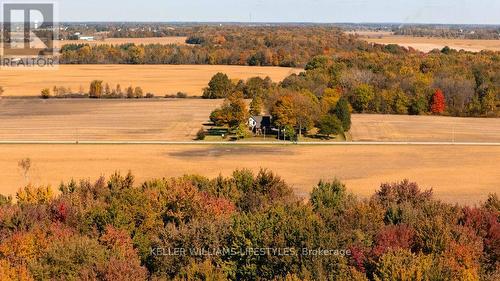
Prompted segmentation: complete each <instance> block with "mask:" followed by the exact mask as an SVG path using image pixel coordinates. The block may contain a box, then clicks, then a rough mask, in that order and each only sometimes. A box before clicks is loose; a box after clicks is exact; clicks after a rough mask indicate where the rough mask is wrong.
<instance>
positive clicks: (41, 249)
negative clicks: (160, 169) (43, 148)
mask: <svg viewBox="0 0 500 281" xmlns="http://www.w3.org/2000/svg"><path fill="white" fill-rule="evenodd" d="M16 199H17V200H16V202H15V203H14V202H12V201H13V200H12V198H9V197H5V196H1V195H0V279H1V280H109V281H111V280H283V281H285V280H339V281H344V280H359V281H364V280H418V281H420V280H422V281H423V280H498V276H500V259H499V253H500V243H499V242H500V223H499V217H500V201H499V199H498V197H497V196H496V195H490V196H489V197H488V199H487V200H486V201H485V202H483V203H482V204H481V205H478V206H474V207H472V206H458V205H455V204H447V203H443V202H441V201H439V200H436V199H434V198H433V193H432V190H422V189H420V187H419V186H418V185H417V184H415V183H412V182H409V181H402V182H399V183H392V184H382V185H381V186H380V188H379V189H378V190H377V191H376V192H375V193H374V194H373V196H371V197H370V198H367V199H361V198H359V197H357V196H355V195H353V194H351V193H350V192H348V191H347V189H346V187H345V186H344V185H343V184H342V183H341V182H339V181H338V180H333V181H329V182H326V181H321V182H319V184H318V185H317V186H315V187H314V188H313V190H312V192H311V193H310V197H309V199H308V200H304V199H303V198H299V197H297V196H296V195H294V193H293V189H292V187H291V186H290V185H288V184H287V183H286V182H285V181H284V180H283V179H281V178H280V177H279V176H277V175H276V174H274V173H272V172H271V171H268V170H261V171H260V172H259V173H257V174H254V173H253V172H251V171H249V170H238V171H235V172H234V173H233V174H232V175H231V176H229V177H223V176H219V177H217V178H213V179H210V178H206V177H203V176H199V175H189V176H183V177H178V178H164V179H156V180H149V181H146V182H143V183H135V179H134V176H133V175H131V174H130V173H129V174H128V175H125V176H123V175H120V174H118V173H117V174H114V175H112V176H111V177H110V178H109V179H107V180H106V179H105V178H102V177H101V178H99V179H98V180H97V181H95V182H91V181H89V180H82V181H80V182H79V183H77V182H75V181H71V182H68V183H64V184H61V185H60V187H59V192H58V193H57V194H56V193H54V191H53V190H52V189H51V188H50V187H47V186H40V187H38V186H31V185H29V186H27V187H25V188H22V189H20V190H19V192H18V193H17V196H16Z"/></svg>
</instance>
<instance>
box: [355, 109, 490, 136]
mask: <svg viewBox="0 0 500 281" xmlns="http://www.w3.org/2000/svg"><path fill="white" fill-rule="evenodd" d="M352 122H353V126H352V129H351V136H352V139H353V140H355V141H403V142H404V141H414V142H415V141H416V142H426V141H437V142H500V121H499V119H495V118H469V117H467V118H459V117H446V116H411V115H380V114H354V115H353V116H352Z"/></svg>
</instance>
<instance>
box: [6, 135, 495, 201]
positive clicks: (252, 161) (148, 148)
mask: <svg viewBox="0 0 500 281" xmlns="http://www.w3.org/2000/svg"><path fill="white" fill-rule="evenodd" d="M27 157H28V158H30V159H31V161H32V167H31V170H30V173H29V175H28V176H29V179H28V180H29V181H31V182H32V183H33V184H37V185H38V184H50V185H51V186H52V187H53V188H54V189H56V188H57V186H58V185H59V183H60V182H61V181H69V180H71V178H74V179H92V180H95V179H97V178H98V177H99V176H101V175H104V176H109V175H110V174H112V173H113V172H115V171H121V172H123V173H126V172H127V171H129V170H131V171H132V172H133V173H134V175H135V176H136V182H141V181H143V180H146V179H150V178H157V177H174V176H180V175H183V174H201V175H205V176H209V177H215V176H217V175H219V174H222V175H229V174H230V173H231V172H232V171H233V170H235V169H241V168H248V169H252V170H254V171H258V170H259V169H260V168H269V169H271V170H272V171H274V172H276V173H277V174H279V175H281V176H282V177H283V179H285V180H286V182H287V183H289V184H291V185H293V188H294V190H295V191H296V193H297V194H299V195H301V196H307V194H308V193H309V192H310V191H311V190H312V188H313V186H314V185H315V184H317V182H318V181H319V180H320V179H325V180H330V179H333V178H335V177H337V178H339V179H341V180H342V181H344V182H345V183H346V185H347V188H348V189H349V190H350V191H352V192H354V193H355V194H358V195H360V196H363V197H366V196H370V195H371V194H373V192H374V191H375V190H376V189H377V188H378V187H379V185H380V183H382V182H393V181H400V180H402V179H405V178H408V179H410V180H412V181H416V182H418V183H419V185H420V186H421V187H422V188H433V190H434V194H435V196H436V197H437V198H439V199H441V200H443V201H446V202H453V203H461V204H463V203H468V204H475V203H478V202H479V201H481V200H485V199H486V196H487V195H488V193H492V192H498V186H499V184H500V170H499V169H498V159H500V147H478V146H393V145H385V146H371V145H362V146H213V145H207V146H194V145H0V167H2V169H0V193H2V194H14V193H15V192H16V191H17V189H18V188H19V187H21V186H23V185H24V184H26V182H25V181H26V180H25V178H24V175H23V173H22V171H21V170H20V169H19V167H18V161H20V160H21V159H24V158H27Z"/></svg>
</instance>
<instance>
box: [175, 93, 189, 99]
mask: <svg viewBox="0 0 500 281" xmlns="http://www.w3.org/2000/svg"><path fill="white" fill-rule="evenodd" d="M175 97H176V98H178V99H185V98H187V97H188V95H187V94H186V93H184V92H178V93H177V94H176V95H175Z"/></svg>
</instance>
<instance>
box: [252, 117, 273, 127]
mask: <svg viewBox="0 0 500 281" xmlns="http://www.w3.org/2000/svg"><path fill="white" fill-rule="evenodd" d="M250 118H252V119H253V120H254V121H255V127H256V128H258V129H260V128H261V127H263V126H264V127H269V126H271V119H272V117H271V116H267V115H266V116H262V115H258V116H252V117H250Z"/></svg>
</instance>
